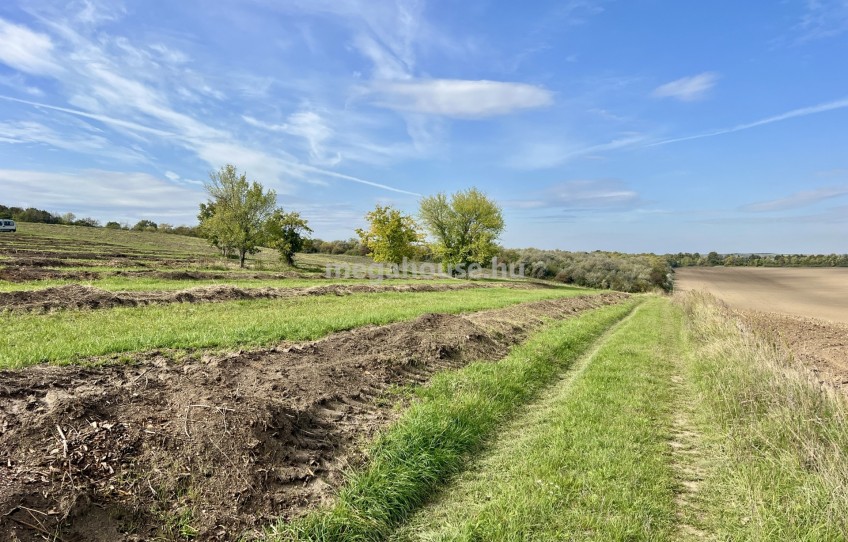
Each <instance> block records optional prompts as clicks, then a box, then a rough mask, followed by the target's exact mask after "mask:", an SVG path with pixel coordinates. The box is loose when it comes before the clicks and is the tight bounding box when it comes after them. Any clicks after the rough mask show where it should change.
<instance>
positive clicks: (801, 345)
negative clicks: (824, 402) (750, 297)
mask: <svg viewBox="0 0 848 542" xmlns="http://www.w3.org/2000/svg"><path fill="white" fill-rule="evenodd" d="M739 314H740V315H741V317H742V318H743V320H744V321H745V322H746V323H748V324H749V325H750V326H751V327H752V328H754V329H755V330H756V331H758V332H759V333H760V334H762V335H764V336H766V337H769V338H770V339H771V340H773V341H774V342H776V343H777V344H779V345H780V346H783V347H785V348H788V349H789V350H790V351H791V352H792V353H793V354H794V355H795V357H796V358H797V359H798V360H799V361H800V362H801V363H803V364H804V365H805V366H807V367H808V368H810V370H811V371H812V372H813V373H815V375H816V377H817V378H818V379H819V381H820V382H822V383H827V384H829V385H831V386H833V387H835V388H837V389H841V390H842V391H843V392H845V393H848V325H845V324H837V323H835V322H827V321H824V320H817V319H814V318H804V317H802V316H785V315H782V314H774V313H763V312H754V311H740V313H739Z"/></svg>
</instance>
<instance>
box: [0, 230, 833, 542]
mask: <svg viewBox="0 0 848 542" xmlns="http://www.w3.org/2000/svg"><path fill="white" fill-rule="evenodd" d="M368 261H369V260H367V259H363V258H360V257H336V256H327V255H308V256H304V257H303V258H302V260H301V263H300V267H299V268H298V269H292V268H287V267H285V266H281V265H280V264H279V263H278V262H277V261H276V255H275V254H273V253H271V252H264V253H262V254H260V255H259V256H258V257H257V258H256V259H254V260H252V262H251V269H248V270H239V269H237V268H236V267H235V265H234V263H233V262H232V261H230V260H225V259H222V258H220V257H219V256H218V255H217V254H216V252H215V251H214V250H213V249H212V248H211V247H209V246H208V245H206V244H205V242H204V241H202V240H198V239H192V238H184V237H179V236H174V235H166V234H156V233H138V232H124V231H113V230H104V229H91V228H80V227H76V228H73V227H63V226H44V225H29V224H24V225H22V227H21V230H20V234H17V235H8V236H2V237H0V292H5V293H4V296H5V297H3V299H4V300H5V301H4V303H8V304H10V303H11V301H9V300H10V299H12V298H21V299H23V298H27V296H32V295H34V293H33V291H35V290H44V289H45V288H48V287H50V286H62V285H69V284H80V285H88V286H95V287H98V288H101V289H104V290H109V291H114V292H118V291H126V292H139V293H136V294H132V295H133V296H135V297H138V296H139V295H140V292H147V293H148V294H147V295H149V293H150V292H153V293H155V292H166V291H167V292H173V291H175V290H181V289H185V288H191V287H196V286H212V285H226V284H231V285H233V286H238V287H242V288H262V287H309V286H316V285H328V284H351V285H352V284H360V283H364V282H369V281H365V280H337V279H333V280H327V279H325V278H320V277H319V275H320V274H322V272H323V268H324V267H325V266H326V265H328V264H330V265H333V264H335V263H342V264H344V263H368ZM128 270H129V271H132V270H134V271H136V272H132V273H129V274H128V273H127V271H128ZM179 270H189V271H191V272H192V273H189V274H184V273H173V272H174V271H179ZM831 271H834V270H829V269H820V270H798V269H792V270H779V269H778V270H774V269H766V270H759V269H735V268H734V269H723V268H716V269H693V270H688V269H687V270H683V271H681V272H679V273H678V283H677V286H678V288H677V289H678V292H682V291H685V290H701V289H709V290H712V291H714V292H716V293H717V295H718V296H719V297H720V298H721V299H722V300H723V301H725V302H728V303H730V304H731V305H734V306H738V307H749V308H750V307H754V308H757V307H759V308H766V309H769V310H775V311H778V310H779V311H784V312H793V311H794V312H796V313H798V312H801V313H805V314H808V315H809V314H812V315H815V316H819V317H824V318H831V319H838V318H839V317H840V316H839V315H841V314H844V305H845V303H842V298H841V297H840V296H841V295H842V293H844V292H843V290H844V288H845V277H844V276H843V275H839V274H838V273H839V272H838V270H836V271H837V272H833V273H832V272H831ZM692 273H695V274H694V275H693V274H692ZM424 281H425V282H429V283H430V284H440V283H454V284H457V283H460V281H455V280H449V279H437V280H433V279H429V280H428V279H424ZM411 282H415V283H421V282H422V281H421V280H417V281H403V280H392V281H391V284H397V285H400V284H406V283H411ZM488 286H490V287H487V288H473V289H456V290H440V291H429V292H396V291H395V292H391V291H384V290H383V291H377V290H376V289H371V290H370V291H368V293H351V292H345V293H346V294H349V295H344V296H337V295H326V293H327V292H330V293H332V290H326V291H325V290H321V291H320V292H318V293H323V294H325V295H315V296H311V297H288V298H275V299H250V300H240V301H227V300H225V299H227V298H216V299H213V300H211V301H214V302H211V301H210V302H200V301H196V302H176V301H174V302H171V303H170V304H159V305H147V306H134V307H115V308H105V307H104V306H103V305H101V306H96V305H79V306H88V307H91V309H90V310H89V309H75V308H73V307H75V305H73V304H72V303H68V304H62V303H61V300H59V303H58V304H56V305H50V307H49V309H45V310H48V312H46V313H41V312H34V311H35V310H36V309H29V308H20V309H14V310H7V311H5V312H2V313H0V326H2V329H3V333H0V369H6V371H4V373H3V374H4V382H3V385H2V386H0V428H2V430H0V464H3V465H4V466H5V467H4V468H5V469H6V470H4V471H3V477H4V478H3V479H4V482H6V481H8V483H4V484H2V485H0V539H14V538H13V536H18V534H19V532H24V533H25V534H26V535H27V536H29V538H31V539H55V540H62V539H86V540H95V541H98V542H99V541H100V540H103V541H106V540H109V541H112V540H127V541H129V540H138V539H160V540H174V541H177V540H193V539H213V538H214V539H224V540H252V539H257V540H267V541H274V542H281V541H298V540H312V541H324V542H329V541H342V540H344V541H379V540H388V541H393V542H401V541H413V540H420V541H449V540H450V541H454V540H459V541H468V542H471V541H481V542H482V541H499V540H504V541H516V542H517V541H519V540H521V541H523V540H532V541H548V540H633V541H635V540H645V541H648V540H651V541H661V540H669V541H674V540H763V541H765V540H803V541H811V542H812V541H831V540H832V541H842V540H848V520H846V515H845V513H844V511H845V510H846V509H848V400H846V391H848V390H846V388H840V387H839V382H840V381H838V380H834V379H833V378H830V377H829V378H830V380H827V381H822V380H820V378H819V377H820V375H821V374H823V373H822V372H813V371H811V370H810V367H814V368H816V370H818V369H820V368H821V367H822V366H821V365H816V363H815V362H811V363H808V361H809V359H808V358H810V355H811V354H810V352H806V351H805V352H800V351H798V350H793V348H796V349H797V348H798V345H799V344H800V345H809V344H811V343H810V341H807V342H803V341H801V342H799V341H796V340H792V341H790V340H788V339H787V337H788V335H785V334H784V335H780V334H778V335H774V334H772V335H767V334H762V333H761V332H760V327H762V328H764V329H765V328H768V326H765V325H762V326H760V327H757V325H756V324H757V322H760V320H758V319H756V318H752V317H750V313H745V312H743V311H734V310H731V309H730V308H728V307H727V306H725V305H723V304H722V302H720V301H718V300H716V299H715V298H712V297H710V296H709V295H706V294H703V293H698V292H691V291H690V292H689V293H686V294H684V293H678V295H677V296H676V298H670V297H665V296H658V295H643V296H637V297H630V298H629V299H628V300H622V299H620V298H617V297H614V296H604V297H603V298H600V297H595V298H593V299H596V300H597V299H607V298H609V299H610V301H609V302H610V303H612V302H615V303H614V304H611V305H608V306H603V307H602V308H595V307H598V306H599V305H600V304H599V303H596V304H588V303H586V302H585V301H584V300H582V299H579V298H578V297H579V296H595V295H597V294H599V293H600V292H597V291H592V290H585V289H579V288H570V287H565V286H554V285H551V284H546V285H544V286H545V287H536V288H529V287H527V285H523V286H524V287H523V288H516V287H510V286H515V285H510V284H503V285H498V284H494V283H493V284H489V285H488ZM501 286H502V287H501ZM79 290H82V291H84V292H89V291H90V290H85V289H79ZM67 291H69V289H66V290H60V292H67ZM12 292H17V293H12ZM35 293H36V294H45V292H40V293H39V292H35ZM47 293H49V292H47ZM128 295H129V294H128ZM169 295H171V294H169ZM111 297H114V296H111ZM135 297H133V299H135ZM542 300H558V301H556V302H555V303H544V304H537V305H529V304H527V303H530V302H534V301H542ZM54 301H55V300H54ZM552 305H556V307H558V308H557V310H555V311H554V314H556V316H557V318H552V317H551V314H552V313H551V312H550V307H551V306H552ZM33 306H35V307H37V306H38V305H37V304H36V305H33ZM9 307H11V305H9ZM590 309H591V310H590ZM28 310H32V311H33V312H26V311H28ZM478 311H489V312H484V313H481V314H475V315H466V316H462V317H456V316H440V315H447V314H458V313H470V312H478ZM430 313H435V315H433V316H427V317H425V318H421V319H419V320H414V322H412V323H402V322H408V321H411V320H413V319H415V318H417V317H419V316H422V315H427V314H430ZM746 315H747V316H746ZM769 322H771V320H769ZM392 323H396V324H395V325H393V326H392V327H390V328H367V329H361V330H356V329H355V328H359V327H362V326H381V325H384V324H392ZM760 323H761V322H760ZM800 325H801V324H799V326H800ZM779 329H785V328H779ZM793 329H794V328H793ZM797 329H798V330H800V331H796V334H798V335H804V336H805V337H806V336H808V335H810V334H811V333H813V332H815V333H816V341H815V345H816V348H817V349H818V350H816V351H823V349H829V350H828V351H829V352H831V353H832V352H841V351H842V350H838V348H837V347H841V346H840V345H844V332H843V331H844V330H842V328H841V327H838V326H836V325H835V324H833V325H825V324H823V323H820V322H817V321H813V320H804V322H803V326H802V327H798V328H797ZM342 330H353V331H351V332H350V333H344V334H339V335H333V333H334V332H337V331H342ZM319 337H326V340H323V341H321V342H320V343H317V344H316V345H312V346H310V347H308V348H300V347H297V348H293V349H276V348H269V349H265V350H256V351H248V352H241V350H242V349H244V348H246V347H248V348H250V347H263V346H268V345H277V344H280V342H281V341H305V340H311V339H316V338H319ZM781 337H783V338H782V339H781ZM793 337H794V336H793ZM521 340H523V341H524V342H519V341H521ZM513 345H514V346H513ZM835 348H836V349H835ZM204 349H210V350H204ZM150 351H157V352H158V354H156V355H155V356H153V355H152V354H149V352H150ZM145 352H147V354H145ZM814 353H815V352H813V354H814ZM207 354H208V355H207ZM154 357H155V358H156V359H155V360H154V359H153V358H154ZM124 362H131V363H124ZM46 364H49V365H50V366H49V367H48V366H46ZM80 364H82V365H85V367H82V368H81V367H78V365H80ZM833 374H834V375H841V374H843V373H840V372H838V371H837V372H835V373H833ZM831 376H832V375H831ZM830 384H833V386H831V385H830ZM181 454H182V455H181ZM145 461H146V463H145ZM139 465H144V466H143V467H141V466H139ZM32 473H36V474H37V476H34V475H33V474H32ZM157 473H158V474H157ZM156 476H159V477H160V478H158V479H157V478H155V477H156ZM68 480H73V484H68V483H67V481H68ZM157 480H158V481H157ZM152 481H153V482H152ZM216 491H217V493H216ZM131 497H132V499H136V500H130V499H131ZM22 502H24V503H28V504H27V505H26V507H25V508H21V507H20V503H22ZM80 503H91V506H89V505H88V504H80ZM139 503H142V504H139ZM144 503H146V505H145V504H144ZM216 503H217V504H216ZM145 506H147V507H145ZM56 510H59V511H60V512H56V513H52V512H48V511H56ZM128 510H133V512H132V513H128V512H127V511H128ZM10 518H11V519H10ZM34 518H35V519H34ZM20 529H23V531H20ZM27 529H29V530H27ZM145 529H146V530H145ZM91 533H95V534H91ZM97 533H100V534H97Z"/></svg>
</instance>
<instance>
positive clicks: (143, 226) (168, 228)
mask: <svg viewBox="0 0 848 542" xmlns="http://www.w3.org/2000/svg"><path fill="white" fill-rule="evenodd" d="M0 218H4V219H11V220H14V221H16V222H34V223H37V224H61V225H64V226H83V227H86V228H106V229H110V230H128V231H153V232H159V233H172V234H175V235H187V236H190V237H200V233H199V232H198V229H197V226H184V225H182V226H173V225H171V224H168V223H166V222H160V223H159V224H157V223H156V222H154V221H152V220H139V221H138V222H136V223H135V224H133V225H132V226H130V225H129V223H121V222H115V221H109V222H106V223H105V224H101V222H100V221H99V220H97V219H96V218H91V217H82V218H78V217H77V216H76V215H75V214H74V213H62V214H55V213H51V212H50V211H45V210H43V209H36V208H35V207H27V208H26V209H24V208H22V207H7V206H5V205H0Z"/></svg>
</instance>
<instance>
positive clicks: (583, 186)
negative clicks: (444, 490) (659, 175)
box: [508, 179, 643, 211]
mask: <svg viewBox="0 0 848 542" xmlns="http://www.w3.org/2000/svg"><path fill="white" fill-rule="evenodd" d="M642 203H643V202H642V198H641V197H640V196H639V193H638V192H636V191H635V190H633V189H632V188H630V187H629V186H628V185H627V184H626V183H625V182H623V181H620V180H617V179H578V180H571V181H564V182H561V183H557V184H554V185H551V186H549V187H548V188H546V189H545V190H543V191H542V192H539V193H538V194H537V197H534V198H530V199H522V200H513V201H511V202H509V203H508V206H509V207H512V208H515V209H547V208H561V209H564V210H571V211H577V210H582V211H586V210H592V211H620V210H629V209H634V208H636V207H638V206H639V205H641V204H642Z"/></svg>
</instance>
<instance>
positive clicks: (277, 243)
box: [265, 209, 312, 265]
mask: <svg viewBox="0 0 848 542" xmlns="http://www.w3.org/2000/svg"><path fill="white" fill-rule="evenodd" d="M265 231H266V235H267V240H268V246H270V247H271V248H275V249H277V250H278V251H279V252H280V258H282V259H283V260H284V261H285V262H286V263H287V264H289V265H294V255H295V253H296V252H302V251H303V249H304V247H305V246H306V242H307V241H308V234H310V233H312V229H311V228H310V227H309V224H308V223H307V222H306V220H305V219H304V218H301V216H300V213H295V212H291V213H287V212H285V211H283V210H282V209H277V210H275V211H274V212H273V213H272V214H271V216H270V218H269V219H268V222H267V223H266V225H265Z"/></svg>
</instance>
